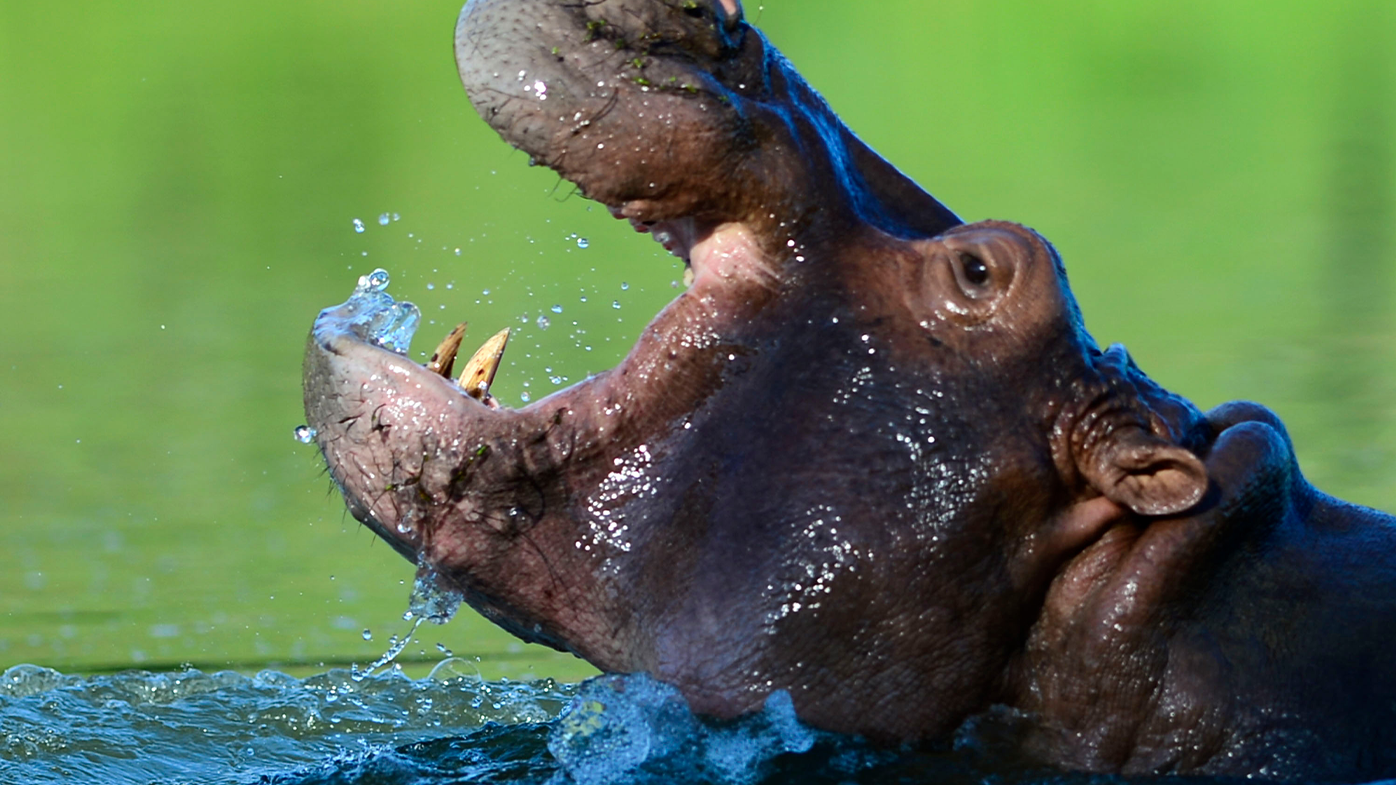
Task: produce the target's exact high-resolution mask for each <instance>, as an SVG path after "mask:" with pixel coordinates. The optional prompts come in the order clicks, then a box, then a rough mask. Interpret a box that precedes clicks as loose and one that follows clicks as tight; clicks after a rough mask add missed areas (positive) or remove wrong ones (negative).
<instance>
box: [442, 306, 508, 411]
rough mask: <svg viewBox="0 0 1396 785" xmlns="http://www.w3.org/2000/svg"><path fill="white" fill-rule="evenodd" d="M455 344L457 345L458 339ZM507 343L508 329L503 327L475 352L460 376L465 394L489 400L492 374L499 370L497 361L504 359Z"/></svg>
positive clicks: (492, 382) (448, 337) (492, 380)
mask: <svg viewBox="0 0 1396 785" xmlns="http://www.w3.org/2000/svg"><path fill="white" fill-rule="evenodd" d="M462 326H463V325H462ZM452 334H453V335H454V331H452ZM447 340H448V341H449V340H450V336H447ZM456 343H457V344H459V343H460V339H457V340H456ZM508 343H509V328H508V327H505V328H504V329H503V330H500V331H499V332H497V333H495V334H494V336H493V337H491V338H490V339H489V340H488V341H485V343H484V345H482V346H481V347H480V348H479V349H477V350H476V352H475V356H473V357H471V358H470V362H468V363H466V364H465V370H463V371H461V375H460V386H461V389H463V390H465V392H466V394H468V395H469V396H470V397H472V398H475V399H477V400H481V401H485V400H487V399H488V398H489V394H490V385H491V384H494V374H495V372H496V371H498V370H499V361H500V359H501V358H503V357H504V347H505V345H506V344H508Z"/></svg>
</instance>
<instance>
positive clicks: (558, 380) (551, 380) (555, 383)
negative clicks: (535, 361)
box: [548, 376, 562, 385]
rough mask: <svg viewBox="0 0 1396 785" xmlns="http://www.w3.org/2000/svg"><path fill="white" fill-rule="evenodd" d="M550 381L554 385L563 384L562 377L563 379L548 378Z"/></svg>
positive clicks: (556, 377) (559, 377)
mask: <svg viewBox="0 0 1396 785" xmlns="http://www.w3.org/2000/svg"><path fill="white" fill-rule="evenodd" d="M548 381H550V382H552V383H553V384H554V385H558V384H562V377H561V376H549V377H548Z"/></svg>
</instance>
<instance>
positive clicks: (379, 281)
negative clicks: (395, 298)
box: [359, 267, 392, 292]
mask: <svg viewBox="0 0 1396 785" xmlns="http://www.w3.org/2000/svg"><path fill="white" fill-rule="evenodd" d="M391 280H392V279H391V278H390V277H389V276H388V271H387V270H384V269H383V268H382V267H379V268H378V269H377V270H374V271H373V272H371V273H369V274H368V275H365V276H364V277H362V278H360V279H359V286H362V287H363V288H364V289H366V290H367V291H370V292H382V291H386V290H387V288H388V282H389V281H391Z"/></svg>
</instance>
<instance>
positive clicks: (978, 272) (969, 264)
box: [960, 252, 989, 286]
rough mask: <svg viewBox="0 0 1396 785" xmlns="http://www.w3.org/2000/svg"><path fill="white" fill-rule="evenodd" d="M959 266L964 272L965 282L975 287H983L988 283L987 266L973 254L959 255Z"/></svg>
mask: <svg viewBox="0 0 1396 785" xmlns="http://www.w3.org/2000/svg"><path fill="white" fill-rule="evenodd" d="M960 265H961V266H962V267H963V268H964V271H965V280H966V281H969V282H970V283H971V284H974V285H975V286H983V285H984V284H986V283H988V282H989V266H988V265H986V264H984V260H983V259H980V258H979V257H978V256H975V255H974V254H968V253H963V252H962V253H961V254H960Z"/></svg>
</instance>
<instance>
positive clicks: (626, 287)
mask: <svg viewBox="0 0 1396 785" xmlns="http://www.w3.org/2000/svg"><path fill="white" fill-rule="evenodd" d="M620 290H621V291H622V292H626V291H629V290H630V284H629V283H627V282H625V281H621V282H620Z"/></svg>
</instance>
